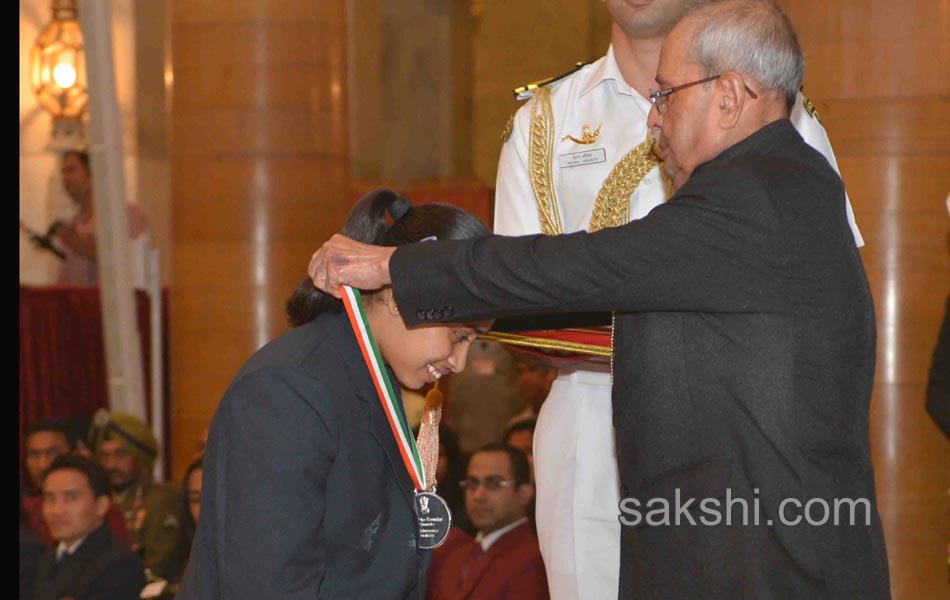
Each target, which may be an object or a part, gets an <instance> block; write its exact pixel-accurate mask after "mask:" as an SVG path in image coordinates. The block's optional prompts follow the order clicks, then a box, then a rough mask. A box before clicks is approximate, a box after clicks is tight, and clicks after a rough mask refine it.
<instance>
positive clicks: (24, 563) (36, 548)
mask: <svg viewBox="0 0 950 600" xmlns="http://www.w3.org/2000/svg"><path fill="white" fill-rule="evenodd" d="M23 492H24V483H23V480H22V479H21V480H20V600H29V599H30V593H31V592H32V591H33V577H34V574H35V573H36V563H37V561H38V560H39V557H40V555H41V554H42V553H43V550H44V549H46V546H45V545H44V544H43V540H41V539H40V535H39V534H38V533H36V530H35V529H33V528H32V527H30V519H29V515H28V514H27V512H26V509H25V508H24V507H23Z"/></svg>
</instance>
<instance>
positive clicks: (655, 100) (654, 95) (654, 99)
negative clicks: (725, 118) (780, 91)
mask: <svg viewBox="0 0 950 600" xmlns="http://www.w3.org/2000/svg"><path fill="white" fill-rule="evenodd" d="M722 75H723V74H722V73H719V74H718V75H710V76H709V77H704V78H702V79H697V80H696V81H690V82H689V83H681V84H680V85H674V86H673V87H668V88H666V89H662V90H659V91H656V92H654V91H653V90H649V91H650V104H652V105H653V107H654V108H655V109H656V112H657V114H660V115H662V114H663V107H664V106H666V102H667V100H666V99H667V98H669V97H670V94H672V93H673V92H678V91H680V90H685V89H686V88H688V87H692V86H694V85H699V84H701V83H708V82H710V81H714V80H716V79H719V78H720V77H722ZM742 87H744V88H745V91H747V92H749V96H750V97H751V98H752V99H753V100H755V99H756V98H758V97H759V95H758V94H756V93H755V92H753V91H752V89H751V88H750V87H749V86H748V85H746V84H745V82H743V83H742Z"/></svg>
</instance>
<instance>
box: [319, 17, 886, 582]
mask: <svg viewBox="0 0 950 600" xmlns="http://www.w3.org/2000/svg"><path fill="white" fill-rule="evenodd" d="M804 66H805V58H804V55H803V54H802V51H801V47H800V46H799V43H798V38H797V36H796V34H795V31H794V29H793V27H792V25H791V22H790V21H789V20H788V18H787V17H786V16H785V14H784V13H783V12H782V10H781V9H780V8H779V7H778V6H777V5H776V4H775V3H774V2H772V1H771V0H724V1H722V2H715V3H702V4H700V5H698V6H697V7H695V8H693V9H691V10H690V11H689V12H687V13H686V15H685V16H684V17H683V19H682V20H681V21H680V22H679V23H678V24H677V25H676V26H675V27H674V28H673V29H672V31H670V33H669V35H668V36H667V37H666V39H665V41H664V42H663V46H662V49H661V51H660V60H659V66H658V69H657V76H656V82H657V87H658V88H659V90H658V91H655V92H653V93H651V95H650V96H651V100H652V102H653V108H652V110H651V111H650V117H649V123H650V125H651V127H653V128H655V129H658V130H659V132H660V141H659V152H660V154H661V155H662V156H663V159H664V163H663V170H664V172H665V174H666V175H667V177H668V178H669V179H670V180H671V181H672V185H673V189H674V190H676V191H675V193H674V195H673V197H672V198H671V199H670V200H669V201H667V202H666V203H665V204H662V205H660V206H657V207H656V208H654V209H653V210H652V211H651V212H650V213H649V214H648V215H647V216H646V217H645V218H643V219H640V220H637V221H633V222H631V223H628V224H626V225H623V226H620V227H614V228H608V229H604V230H601V231H598V232H597V233H585V232H579V233H574V234H569V235H560V236H545V235H534V236H521V237H505V236H491V237H487V238H482V239H480V240H478V241H465V242H444V241H434V242H429V243H425V244H411V245H406V246H401V247H400V248H398V249H395V248H371V249H367V248H365V247H362V246H360V245H359V244H358V243H356V242H354V241H353V240H349V239H348V238H345V237H343V236H334V237H333V238H332V239H331V240H329V241H328V242H327V243H326V244H324V246H323V247H322V248H321V249H320V250H318V251H317V252H316V253H315V254H314V255H313V257H312V259H311V263H310V276H311V277H312V278H313V281H314V283H315V284H316V285H317V287H320V288H321V289H325V290H336V289H337V286H339V285H340V284H341V283H345V284H349V285H353V286H356V287H366V288H368V289H375V288H378V287H380V286H383V285H387V284H389V283H390V282H391V283H392V289H393V294H394V298H395V300H396V303H397V305H398V306H399V312H400V314H401V315H402V316H403V319H404V320H405V321H406V323H407V324H408V325H414V324H416V323H420V322H429V321H433V320H446V319H445V317H446V314H448V317H449V319H448V320H456V319H458V320H463V321H465V320H477V319H484V318H488V317H497V316H503V315H518V314H532V313H556V312H583V311H598V310H599V311H608V310H609V311H613V312H614V327H613V344H612V346H613V356H612V359H613V360H612V403H613V422H614V427H615V433H616V439H617V458H618V464H619V469H620V479H621V492H622V496H623V497H624V498H623V500H622V501H621V504H620V506H619V507H618V513H619V514H618V517H620V518H621V519H622V523H623V524H624V525H626V526H625V527H622V528H621V554H620V560H621V564H620V582H619V589H620V597H621V598H623V599H627V598H637V599H638V600H641V599H652V598H677V599H684V600H687V599H697V600H700V599H708V598H782V599H793V598H794V599H798V598H800V599H803V600H806V599H808V600H810V599H813V598H835V599H845V598H847V599H851V598H854V599H859V598H860V599H861V600H870V599H881V598H890V590H889V582H888V563H887V553H886V550H885V545H884V536H883V532H882V528H881V521H880V516H879V514H878V510H877V500H876V495H875V489H874V472H873V470H872V465H871V450H870V440H869V435H868V430H869V426H870V424H869V418H868V410H869V404H870V399H871V389H872V386H873V382H874V366H875V349H876V348H875V346H876V331H875V315H874V306H873V302H872V298H871V293H870V289H869V286H868V281H867V276H866V274H865V271H864V266H863V264H862V262H861V257H860V255H859V254H858V251H857V248H856V247H855V245H854V237H853V236H852V234H851V231H850V229H849V227H848V219H847V211H846V208H845V193H844V185H843V184H842V182H841V178H840V177H839V176H838V175H837V173H835V171H834V169H832V168H831V166H830V165H829V163H828V161H827V160H826V159H825V158H824V157H823V156H822V155H821V154H820V153H818V152H817V151H815V150H814V149H812V148H811V147H809V146H808V144H806V143H805V142H804V140H803V139H802V137H801V136H800V135H799V134H798V133H797V132H796V131H795V128H794V127H793V126H792V124H791V122H790V121H789V108H790V106H791V103H792V102H793V101H794V99H795V97H796V95H797V93H798V90H799V88H800V87H801V84H802V80H803V77H804ZM433 307H439V308H440V310H441V312H436V311H433V310H431V309H432V308H433ZM439 315H441V316H439ZM743 505H744V506H745V508H743ZM664 507H665V510H664ZM654 509H656V511H657V512H654Z"/></svg>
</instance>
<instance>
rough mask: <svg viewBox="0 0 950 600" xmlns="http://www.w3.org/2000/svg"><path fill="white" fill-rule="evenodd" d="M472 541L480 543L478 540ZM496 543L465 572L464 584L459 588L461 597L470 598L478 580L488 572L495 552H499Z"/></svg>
mask: <svg viewBox="0 0 950 600" xmlns="http://www.w3.org/2000/svg"><path fill="white" fill-rule="evenodd" d="M472 543H473V544H478V542H472ZM496 545H497V544H492V547H491V548H489V549H488V551H487V552H485V553H484V554H482V555H481V556H480V557H479V558H477V559H476V560H475V561H474V562H473V563H472V564H471V565H469V567H468V571H467V572H466V573H465V577H464V578H463V579H462V585H461V587H460V588H459V596H458V597H459V598H468V597H469V596H470V595H471V594H472V592H473V591H474V590H475V586H476V585H478V582H479V581H480V580H481V578H482V576H483V575H485V573H486V572H488V566H489V565H490V564H491V562H492V559H493V558H494V556H495V554H497V548H495V546H496Z"/></svg>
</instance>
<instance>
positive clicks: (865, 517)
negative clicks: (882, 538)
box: [617, 488, 871, 527]
mask: <svg viewBox="0 0 950 600" xmlns="http://www.w3.org/2000/svg"><path fill="white" fill-rule="evenodd" d="M753 493H754V494H755V495H754V497H753V498H752V501H751V502H750V501H749V500H747V499H746V498H743V497H741V496H736V497H733V495H732V490H731V489H729V488H727V489H726V495H725V498H702V499H699V498H686V499H685V500H684V499H683V497H682V494H681V492H680V489H679V488H676V490H675V491H674V495H673V500H672V502H671V501H670V500H669V499H667V498H662V497H656V498H649V499H640V498H633V497H627V498H624V499H623V500H621V501H620V504H619V508H620V514H619V515H618V516H617V518H618V519H619V520H620V524H621V525H625V526H627V527H640V526H644V525H646V526H651V527H658V526H668V525H700V526H707V527H715V526H717V525H723V524H725V525H753V526H755V525H766V526H771V525H784V526H791V527H794V526H797V525H802V524H805V525H813V526H818V527H820V526H823V525H828V524H832V525H865V526H870V525H871V502H870V500H868V499H867V498H857V499H854V498H834V499H831V500H827V499H825V498H811V499H809V500H801V499H799V498H785V499H783V500H782V501H781V502H779V504H778V510H777V515H775V516H774V517H768V516H765V515H763V513H762V506H761V502H760V498H759V489H758V488H755V489H754V490H753ZM697 513H699V514H697Z"/></svg>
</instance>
